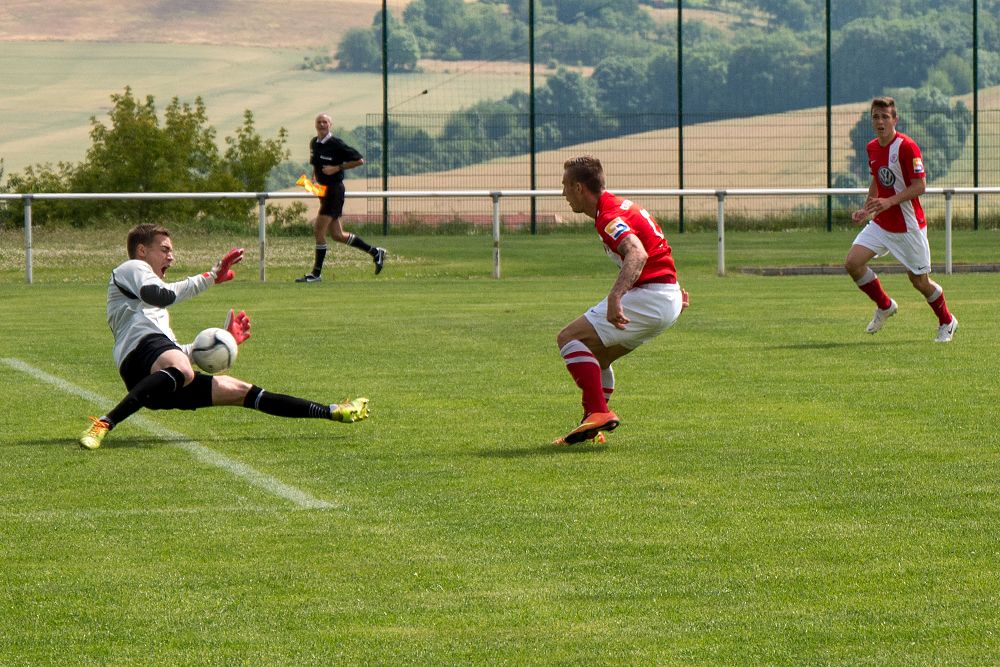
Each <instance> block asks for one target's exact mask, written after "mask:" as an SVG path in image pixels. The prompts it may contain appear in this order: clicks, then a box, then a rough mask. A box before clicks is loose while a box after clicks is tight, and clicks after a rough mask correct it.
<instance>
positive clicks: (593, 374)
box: [559, 340, 608, 414]
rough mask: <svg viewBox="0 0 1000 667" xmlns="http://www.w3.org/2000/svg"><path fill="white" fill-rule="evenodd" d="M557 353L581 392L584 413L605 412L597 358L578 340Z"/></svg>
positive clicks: (606, 405)
mask: <svg viewBox="0 0 1000 667" xmlns="http://www.w3.org/2000/svg"><path fill="white" fill-rule="evenodd" d="M559 353H560V354H561V355H562V356H563V359H565V360H566V370H568V371H569V374H570V375H572V376H573V379H574V380H575V381H576V386H578V387H579V388H580V390H581V391H583V410H584V412H586V413H587V414H590V413H593V412H607V411H608V403H607V401H605V400H604V387H603V385H602V384H601V365H600V364H599V363H598V362H597V357H595V356H594V354H593V353H592V352H591V351H590V349H588V348H587V346H586V345H584V344H583V343H581V342H580V341H578V340H573V341H570V342H569V343H567V344H566V345H565V347H563V348H562V349H561V350H559Z"/></svg>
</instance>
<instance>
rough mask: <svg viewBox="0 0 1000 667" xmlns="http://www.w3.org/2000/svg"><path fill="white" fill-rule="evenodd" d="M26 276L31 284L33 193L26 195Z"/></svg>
mask: <svg viewBox="0 0 1000 667" xmlns="http://www.w3.org/2000/svg"><path fill="white" fill-rule="evenodd" d="M23 201H24V277H25V280H27V281H28V284H29V285H30V284H31V283H32V280H33V276H32V275H31V195H25V196H24V199H23Z"/></svg>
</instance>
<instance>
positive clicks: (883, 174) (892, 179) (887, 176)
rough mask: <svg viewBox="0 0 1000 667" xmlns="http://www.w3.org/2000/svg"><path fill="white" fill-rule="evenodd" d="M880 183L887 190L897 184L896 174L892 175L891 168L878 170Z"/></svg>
mask: <svg viewBox="0 0 1000 667" xmlns="http://www.w3.org/2000/svg"><path fill="white" fill-rule="evenodd" d="M878 182H879V183H881V184H882V185H884V186H885V187H887V188H891V187H892V186H893V185H895V184H896V174H894V173H892V169H889V167H880V168H879V170H878Z"/></svg>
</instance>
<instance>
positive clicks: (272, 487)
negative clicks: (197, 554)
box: [0, 359, 336, 509]
mask: <svg viewBox="0 0 1000 667" xmlns="http://www.w3.org/2000/svg"><path fill="white" fill-rule="evenodd" d="M0 361H3V362H4V363H5V364H7V365H8V366H10V367H11V368H14V369H16V370H19V371H21V372H23V373H27V374H28V375H31V376H32V377H35V378H37V379H39V380H41V381H42V382H47V383H48V384H51V385H53V386H56V387H58V388H60V389H62V390H63V391H65V392H66V393H69V394H73V395H75V396H79V397H80V398H82V399H84V400H86V401H90V402H91V403H94V404H96V405H97V406H98V407H100V408H101V410H109V409H111V408H112V407H114V405H115V404H114V403H112V402H111V401H110V400H108V399H106V398H104V397H103V396H101V395H99V394H95V393H94V392H92V391H87V390H86V389H84V388H82V387H77V386H76V385H75V384H72V383H71V382H67V381H66V380H63V379H62V378H58V377H56V376H54V375H49V374H48V373H46V372H44V371H40V370H38V369H37V368H35V367H34V366H29V365H28V364H26V363H24V362H23V361H21V360H20V359H0ZM129 421H131V422H133V423H135V424H137V425H138V426H140V427H142V428H144V429H145V430H146V431H148V432H150V433H152V434H153V435H155V436H157V437H160V438H163V439H164V441H165V442H166V443H167V444H169V445H173V446H175V447H180V448H181V449H183V450H185V451H187V452H188V453H190V454H192V455H193V456H194V457H195V458H196V459H198V460H199V461H202V462H204V463H207V464H209V465H213V466H215V467H217V468H222V469H223V470H226V471H228V472H230V473H232V474H234V475H236V476H237V477H242V478H243V479H245V480H247V481H248V482H250V484H252V485H253V486H257V487H260V488H262V489H264V490H265V491H269V492H270V493H273V494H274V495H276V496H280V497H282V498H285V499H286V500H290V501H292V502H293V503H295V504H296V505H298V506H299V507H306V508H309V509H317V508H331V507H336V506H335V505H332V504H330V503H328V502H326V501H325V500H320V499H319V498H314V497H313V496H311V495H309V494H308V493H306V492H305V491H300V490H299V489H296V488H295V487H294V486H288V485H287V484H284V483H282V482H279V481H278V480H276V479H275V478H273V477H271V476H270V475H265V474H264V473H262V472H258V471H257V470H254V469H253V468H251V467H250V466H248V465H246V464H245V463H240V462H239V461H234V460H232V459H231V458H228V457H226V456H223V455H222V454H220V453H219V452H217V451H215V450H214V449H209V448H208V447H205V446H203V445H199V444H198V443H197V442H194V441H192V440H188V439H187V438H186V437H185V436H184V435H182V434H180V433H177V432H176V431H171V430H170V429H166V428H164V427H162V426H160V425H159V424H157V423H156V422H154V421H151V420H149V419H146V418H145V417H143V416H142V415H133V416H132V417H130V418H129Z"/></svg>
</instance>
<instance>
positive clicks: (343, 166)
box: [295, 113, 385, 283]
mask: <svg viewBox="0 0 1000 667" xmlns="http://www.w3.org/2000/svg"><path fill="white" fill-rule="evenodd" d="M331 126H332V121H331V120H330V116H329V115H327V114H325V113H321V114H320V115H318V116H316V136H315V137H313V138H312V139H311V140H310V141H309V164H311V165H312V168H313V180H315V181H316V182H317V183H319V184H320V185H325V186H326V194H325V195H323V198H322V199H321V200H320V206H319V215H318V216H316V260H315V262H314V263H313V268H312V271H310V272H309V273H307V274H305V275H304V276H302V277H301V278H296V279H295V282H297V283H318V282H320V281H321V280H323V278H322V273H323V260H324V259H325V258H326V234H327V231H329V232H330V236H331V237H332V238H333V240H334V241H337V242H339V243H346V244H347V245H349V246H352V247H354V248H357V249H359V250H364V251H365V252H366V253H368V254H369V255H371V257H372V261H373V262H375V275H378V274H379V273H381V272H382V267H383V266H384V264H385V248H375V247H372V246H370V245H368V244H367V243H365V242H364V241H363V240H362V239H360V238H358V237H357V236H355V235H354V234H345V233H344V228H343V227H341V225H340V216H341V215H343V213H344V191H345V188H344V172H345V171H347V170H348V169H354V168H355V167H360V166H361V165H363V164H364V163H365V160H364V158H362V157H361V153H359V152H358V151H356V150H355V149H353V148H351V147H350V146H348V145H347V144H345V143H344V142H343V141H341V140H340V139H338V138H337V137H335V136H333V134H331V133H330V127H331Z"/></svg>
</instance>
